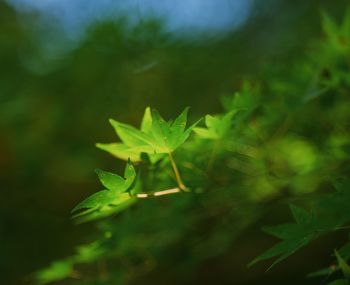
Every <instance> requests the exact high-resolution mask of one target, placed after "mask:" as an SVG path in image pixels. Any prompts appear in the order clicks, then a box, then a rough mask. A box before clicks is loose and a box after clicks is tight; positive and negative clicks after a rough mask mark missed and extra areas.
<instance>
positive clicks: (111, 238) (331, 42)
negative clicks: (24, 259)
mask: <svg viewBox="0 0 350 285" xmlns="http://www.w3.org/2000/svg"><path fill="white" fill-rule="evenodd" d="M349 18H350V15H349V13H348V14H347V16H346V19H345V22H344V23H343V24H342V25H340V26H339V25H337V24H335V23H334V22H333V21H332V20H331V19H330V18H329V17H328V16H323V26H324V29H325V34H326V37H325V38H324V39H323V40H322V42H321V43H319V44H318V45H317V46H318V47H319V48H318V49H317V50H315V51H314V52H313V54H312V56H307V57H305V58H302V59H301V62H300V63H299V62H298V63H297V66H296V67H293V66H287V67H286V69H287V70H285V71H284V78H282V79H281V78H279V74H280V69H279V68H277V72H276V74H274V72H273V70H270V69H269V68H271V67H268V68H267V70H266V74H267V75H265V76H266V77H267V79H266V78H263V82H261V83H260V82H258V83H256V84H253V83H247V82H248V81H247V82H245V83H244V84H243V87H242V91H241V92H235V93H234V94H233V95H230V96H226V97H224V99H223V100H222V103H223V109H224V111H223V112H222V113H219V114H215V115H210V114H206V115H205V120H204V122H203V124H202V125H200V121H197V122H195V123H194V124H192V125H190V126H189V127H187V125H188V122H187V113H188V108H186V109H185V110H184V111H183V112H182V113H181V114H180V115H178V116H177V117H176V118H175V119H174V120H172V121H166V120H165V119H164V118H163V117H162V116H161V115H160V114H159V113H158V112H157V111H156V110H151V108H150V107H147V108H146V110H145V112H144V115H143V119H142V121H141V124H140V128H139V129H138V128H135V127H133V126H131V125H129V124H126V123H122V122H119V121H115V120H112V119H111V120H110V123H111V125H112V127H113V128H114V130H115V132H116V134H117V135H118V137H119V139H120V142H116V143H111V144H101V143H99V144H97V147H98V148H100V149H102V150H104V151H107V152H108V153H110V154H112V155H113V156H115V157H117V158H119V159H121V160H124V161H128V162H127V165H126V168H125V171H124V175H123V177H121V176H119V175H116V174H113V173H110V172H105V171H102V170H97V174H98V177H99V179H100V181H101V184H102V185H103V186H104V188H105V189H103V190H102V191H99V192H97V193H95V194H93V195H91V196H90V197H88V198H87V199H85V200H84V201H82V202H81V203H79V204H78V205H77V206H76V207H75V208H74V209H73V214H74V216H73V217H75V218H78V219H79V220H78V221H80V222H85V221H90V220H95V219H100V220H99V221H98V222H97V223H98V224H97V225H98V231H97V233H96V234H95V236H94V237H93V242H92V243H91V244H88V245H87V246H83V247H78V248H77V250H76V252H75V254H73V255H72V256H70V257H68V258H66V259H64V260H63V261H59V262H60V263H58V264H59V265H57V264H55V263H54V264H53V265H52V266H51V267H49V268H48V269H44V270H43V271H41V272H39V273H38V274H37V281H38V282H39V283H47V282H50V281H54V280H59V279H63V278H66V277H68V278H74V276H76V275H77V274H78V276H84V278H85V279H86V282H90V284H115V283H118V282H119V283H120V284H129V282H131V281H135V280H136V281H135V282H137V280H138V278H142V276H143V274H144V273H148V272H151V271H152V270H153V268H154V267H155V266H157V265H154V264H157V260H164V259H167V258H173V260H171V263H172V264H175V263H176V264H185V265H187V263H186V262H187V260H188V258H189V257H190V258H191V261H190V262H191V265H192V266H193V267H196V266H198V267H199V265H200V264H201V262H202V261H203V260H204V261H205V260H207V259H208V258H212V257H216V258H217V257H220V256H222V255H223V254H224V253H225V252H226V251H227V250H228V249H229V248H230V246H231V245H232V243H233V242H234V240H235V238H236V237H237V236H239V234H241V233H242V231H243V230H244V229H246V228H247V227H248V226H251V225H253V224H255V223H256V222H257V221H258V220H259V219H260V218H261V217H263V216H264V215H263V214H264V213H265V212H266V211H267V209H266V208H267V207H266V204H267V203H268V202H275V201H276V200H278V201H281V200H282V201H285V200H286V199H287V201H288V202H289V201H291V200H292V201H293V204H291V206H290V211H291V214H292V217H293V220H294V221H293V222H291V223H284V224H280V225H275V226H268V227H264V228H263V231H264V232H266V233H268V234H270V235H272V236H274V237H276V238H278V239H280V242H279V243H277V244H276V245H274V246H273V247H272V248H270V249H269V250H267V251H266V252H265V253H263V254H262V255H260V256H258V257H257V258H255V259H254V260H253V261H252V262H251V263H250V265H253V264H255V263H257V262H260V261H263V260H267V259H270V258H275V260H274V261H273V263H272V265H271V266H270V267H268V269H270V268H271V267H272V266H274V265H276V264H277V263H279V262H281V261H283V260H285V259H286V258H288V257H289V256H290V255H292V254H294V253H295V252H296V251H298V250H300V249H301V248H303V247H305V246H307V245H308V244H309V243H310V242H312V241H314V240H315V239H317V238H319V237H321V236H324V235H326V234H331V233H334V232H335V231H344V230H347V229H348V228H347V226H348V224H349V223H350V212H349V205H350V177H349V173H350V172H349V171H350V168H349V159H350V152H349V146H350V134H349V127H350V126H349V122H350V112H349V110H350V100H349V97H348V93H349V90H350V84H349V81H348V75H349V72H350V65H349V61H346V60H344V59H348V57H349V54H348V52H344V51H345V50H346V51H348V43H349V42H348V41H346V47H343V46H341V47H340V46H339V37H345V38H348V34H347V33H346V32H344V31H348V30H347V29H349V27H348V26H349V24H348V22H350V20H349ZM343 44H344V43H343V42H342V44H341V45H343ZM329 74H331V76H330V75H329ZM270 77H272V78H270ZM264 94H269V96H267V95H264ZM192 131H193V135H192V136H190V135H191V133H192ZM173 194H174V195H176V197H173V196H169V197H168V195H173ZM164 196H165V197H164ZM301 198H302V199H301ZM141 200H142V201H141ZM136 202H137V205H135V207H130V206H131V205H133V204H134V203H136ZM299 204H300V206H299ZM268 208H269V209H270V208H273V207H268ZM272 210H273V209H272ZM117 213H118V214H119V215H118V217H117V218H116V219H114V216H115V214H117ZM101 218H104V219H101ZM171 250H173V252H175V253H176V254H174V255H173V256H175V257H170V256H171V255H170V254H169V251H171ZM332 250H333V249H331V250H330V251H329V252H331V251H332ZM335 255H336V259H337V264H338V265H336V266H332V267H329V268H325V269H322V270H321V271H318V272H315V273H313V274H311V275H313V276H324V275H329V274H332V273H334V272H340V271H342V273H343V275H344V278H348V277H349V266H348V265H347V262H348V261H349V260H350V242H347V243H346V244H345V245H344V246H343V247H341V248H340V249H339V250H337V251H335ZM105 263H106V264H107V265H110V266H113V268H112V269H111V270H110V272H109V273H108V274H106V275H104V276H103V277H96V276H92V275H91V274H89V272H90V271H89V269H90V267H94V266H99V265H100V264H105ZM169 263H170V262H169ZM82 264H85V265H87V268H85V267H84V266H82ZM125 264H126V265H125ZM116 265H118V266H116ZM159 266H162V265H159ZM140 268H141V269H140ZM135 271H137V273H138V274H136V273H135ZM139 272H141V273H139ZM84 274H85V275H87V276H86V277H85V275H84ZM77 282H79V281H77ZM348 282H349V281H348V279H339V280H335V281H333V282H332V283H331V284H348ZM119 283H118V284H119Z"/></svg>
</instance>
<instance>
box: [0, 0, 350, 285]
mask: <svg viewBox="0 0 350 285" xmlns="http://www.w3.org/2000/svg"><path fill="white" fill-rule="evenodd" d="M346 4H347V1H338V0H337V1H321V0H319V1H317V0H303V1H295V0H267V1H253V0H220V1H219V0H216V1H214V0H206V1H204V0H203V1H195V0H187V1H151V0H149V1H148V0H143V1H131V0H130V1H87V0H84V1H68V0H67V1H65V0H61V1H55V0H51V1H48V0H47V1H30V0H12V1H1V2H0V201H1V204H0V275H1V278H0V279H1V280H0V283H1V284H6V285H7V284H8V285H15V284H16V285H17V284H27V283H30V279H31V276H32V275H31V274H32V273H33V272H35V271H37V270H38V269H40V268H42V267H43V266H46V265H47V264H48V263H50V262H51V261H52V260H55V259H58V258H63V257H65V256H67V255H69V254H71V253H72V251H73V248H74V247H75V246H76V245H77V244H79V243H80V242H82V241H84V240H85V239H86V236H87V235H89V234H90V233H91V232H93V231H94V230H95V225H94V224H83V225H78V226H77V225H74V224H73V223H72V221H71V220H70V210H71V209H72V208H73V206H74V205H76V204H77V202H79V201H80V200H81V199H82V198H83V197H86V196H87V195H88V194H90V193H93V192H95V191H96V189H99V186H98V181H97V179H96V177H95V174H94V171H93V170H94V169H95V168H96V167H102V168H105V169H121V167H122V163H120V162H118V161H116V160H115V159H113V158H112V157H109V156H108V155H107V154H105V153H103V152H101V151H100V150H98V149H96V148H95V147H94V144H95V143H96V142H98V141H102V142H110V141H114V140H115V134H114V133H113V131H112V129H111V128H110V126H109V124H108V118H111V117H112V118H118V120H120V121H125V122H129V123H132V124H137V123H138V122H139V120H140V118H141V116H142V112H143V110H144V108H145V107H146V106H149V105H151V106H153V107H155V108H157V109H159V110H161V112H162V114H167V115H168V116H169V117H171V116H173V115H175V114H177V113H179V111H181V110H182V109H183V108H184V107H185V106H191V116H192V118H198V117H199V116H202V115H203V114H206V113H216V112H219V111H220V110H221V106H220V98H221V97H222V96H224V95H227V94H232V93H233V92H234V91H237V90H239V89H241V87H242V85H243V82H245V81H246V80H251V81H253V82H254V81H258V80H262V79H263V78H264V77H266V76H268V74H267V72H266V70H267V68H266V67H267V66H274V72H275V74H279V70H280V73H283V72H284V70H285V69H286V67H288V66H289V65H290V64H292V63H293V62H294V60H295V59H296V58H298V57H299V56H300V54H302V53H304V52H305V50H307V49H309V48H310V42H312V40H317V39H318V38H320V37H321V34H322V32H321V26H320V11H327V12H328V13H329V14H331V15H332V16H333V17H335V18H339V19H340V18H341V17H342V15H343V11H344V9H345V7H346ZM268 95H269V94H265V95H264V96H268ZM278 207H279V206H277V208H278ZM280 208H281V209H280V210H279V211H280V216H282V217H283V216H286V217H288V214H287V213H286V212H287V211H288V209H285V207H280ZM275 218H276V217H275V216H271V215H270V216H269V214H266V215H265V216H263V217H262V221H260V222H257V224H254V225H253V226H251V227H249V228H248V229H246V230H245V232H244V233H242V235H241V236H239V237H238V239H237V240H236V241H235V242H234V243H232V245H230V246H229V247H228V250H227V251H226V252H224V253H222V254H220V257H219V258H218V257H216V258H212V259H208V260H207V261H206V262H204V263H203V264H202V266H201V268H200V270H199V271H198V272H200V274H199V275H198V276H199V277H198V278H197V279H196V280H197V281H196V282H198V283H196V284H281V283H279V282H280V280H281V278H282V277H281V276H283V280H288V279H291V280H293V282H291V283H290V284H302V283H300V282H301V281H300V282H299V281H298V280H297V278H299V277H300V280H304V279H303V277H304V275H305V274H306V272H309V271H310V270H312V269H315V268H317V265H319V264H324V262H323V260H322V258H323V257H324V256H327V254H325V253H324V252H322V249H323V248H324V246H325V244H327V243H328V242H329V241H328V240H322V241H320V242H318V243H315V244H313V245H312V247H311V248H310V249H307V250H305V251H303V252H302V253H298V254H297V256H296V257H292V258H291V259H290V260H288V261H287V262H286V263H285V264H284V265H283V266H281V267H278V268H276V269H275V270H274V271H273V272H272V273H267V274H265V273H264V269H266V266H265V267H264V266H260V265H259V266H256V267H255V268H252V269H247V268H246V267H245V265H246V264H247V263H248V262H249V261H250V260H251V259H252V258H253V257H255V256H256V255H257V254H258V253H260V252H261V251H262V250H264V249H265V248H266V246H267V245H270V244H271V243H269V242H270V240H266V239H267V238H266V237H265V236H264V235H263V234H262V233H260V231H259V227H260V223H261V224H264V223H265V222H270V223H271V222H273V221H274V220H275ZM252 245H253V247H252ZM300 260H303V261H304V262H300ZM189 270H190V269H189ZM184 274H185V273H184ZM142 280H143V281H144V283H142V282H141V281H140V280H138V281H135V282H136V283H134V284H151V283H152V282H151V281H153V284H165V283H164V280H168V281H169V280H173V282H176V281H177V280H178V281H179V280H181V282H182V284H194V283H193V282H194V281H193V280H192V281H187V282H188V283H184V282H186V278H185V279H181V278H180V279H176V276H175V277H174V276H173V275H172V274H171V273H169V272H159V271H155V272H152V273H151V274H149V275H148V276H146V277H143V279H142ZM191 282H192V283H191ZM63 284H65V283H63ZM67 284H70V283H67ZM169 284H170V283H169ZM171 284H173V283H171ZM285 284H287V283H285ZM288 284H289V283H288Z"/></svg>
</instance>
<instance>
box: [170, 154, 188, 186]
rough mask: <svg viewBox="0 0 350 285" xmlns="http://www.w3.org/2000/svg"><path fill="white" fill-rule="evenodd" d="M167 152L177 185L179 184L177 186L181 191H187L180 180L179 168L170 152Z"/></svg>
mask: <svg viewBox="0 0 350 285" xmlns="http://www.w3.org/2000/svg"><path fill="white" fill-rule="evenodd" d="M168 154H169V159H170V163H171V166H172V167H173V170H174V173H175V178H176V182H177V185H178V186H179V188H180V189H181V190H182V191H185V192H188V189H187V187H186V186H185V184H184V183H183V182H182V179H181V175H180V172H179V169H178V168H177V165H176V163H175V160H174V158H173V155H172V154H171V152H169V153H168Z"/></svg>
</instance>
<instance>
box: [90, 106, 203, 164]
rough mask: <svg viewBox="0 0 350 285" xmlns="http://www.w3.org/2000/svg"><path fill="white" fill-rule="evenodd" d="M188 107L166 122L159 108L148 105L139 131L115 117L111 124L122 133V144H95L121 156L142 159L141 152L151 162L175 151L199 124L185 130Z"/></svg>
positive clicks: (118, 133) (120, 135) (135, 159)
mask: <svg viewBox="0 0 350 285" xmlns="http://www.w3.org/2000/svg"><path fill="white" fill-rule="evenodd" d="M187 113H188V108H186V109H185V110H184V111H183V112H182V113H181V114H180V115H179V116H178V117H177V118H176V119H175V120H174V121H173V122H171V121H169V122H166V121H165V120H164V119H163V118H162V117H161V115H160V114H159V113H158V112H157V111H156V110H152V111H151V109H150V108H149V107H147V108H146V110H145V113H144V115H143V119H142V122H141V126H140V130H139V129H137V128H135V127H133V126H130V125H128V124H124V123H121V122H118V121H115V120H113V119H110V123H111V125H112V126H113V128H114V130H115V131H116V133H117V135H118V136H119V138H120V140H121V142H120V143H112V144H101V143H98V144H96V146H97V147H98V148H100V149H102V150H105V151H107V152H109V153H111V154H112V155H114V156H116V157H118V158H120V159H124V160H127V159H129V158H130V159H131V160H132V161H140V160H141V154H142V153H146V154H147V155H148V156H149V158H150V161H151V162H155V161H158V160H159V159H160V158H161V157H162V156H159V154H165V153H169V152H172V151H174V150H175V149H176V148H178V147H179V146H180V145H181V144H183V143H184V142H185V141H186V140H187V138H188V137H189V135H190V133H191V131H192V129H193V128H194V127H195V125H196V124H197V123H198V122H197V123H195V124H193V125H192V126H190V127H189V128H187V129H186V124H187Z"/></svg>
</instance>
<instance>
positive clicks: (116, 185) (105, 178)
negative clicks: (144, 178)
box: [95, 169, 125, 192]
mask: <svg viewBox="0 0 350 285" xmlns="http://www.w3.org/2000/svg"><path fill="white" fill-rule="evenodd" d="M95 172H96V173H97V175H98V178H99V179H100V181H101V183H102V185H103V186H104V187H106V188H107V189H108V190H111V191H115V192H122V191H124V190H125V189H124V185H125V180H124V179H123V178H122V177H120V176H119V175H117V174H114V173H111V172H107V171H104V170H101V169H96V170H95Z"/></svg>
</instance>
